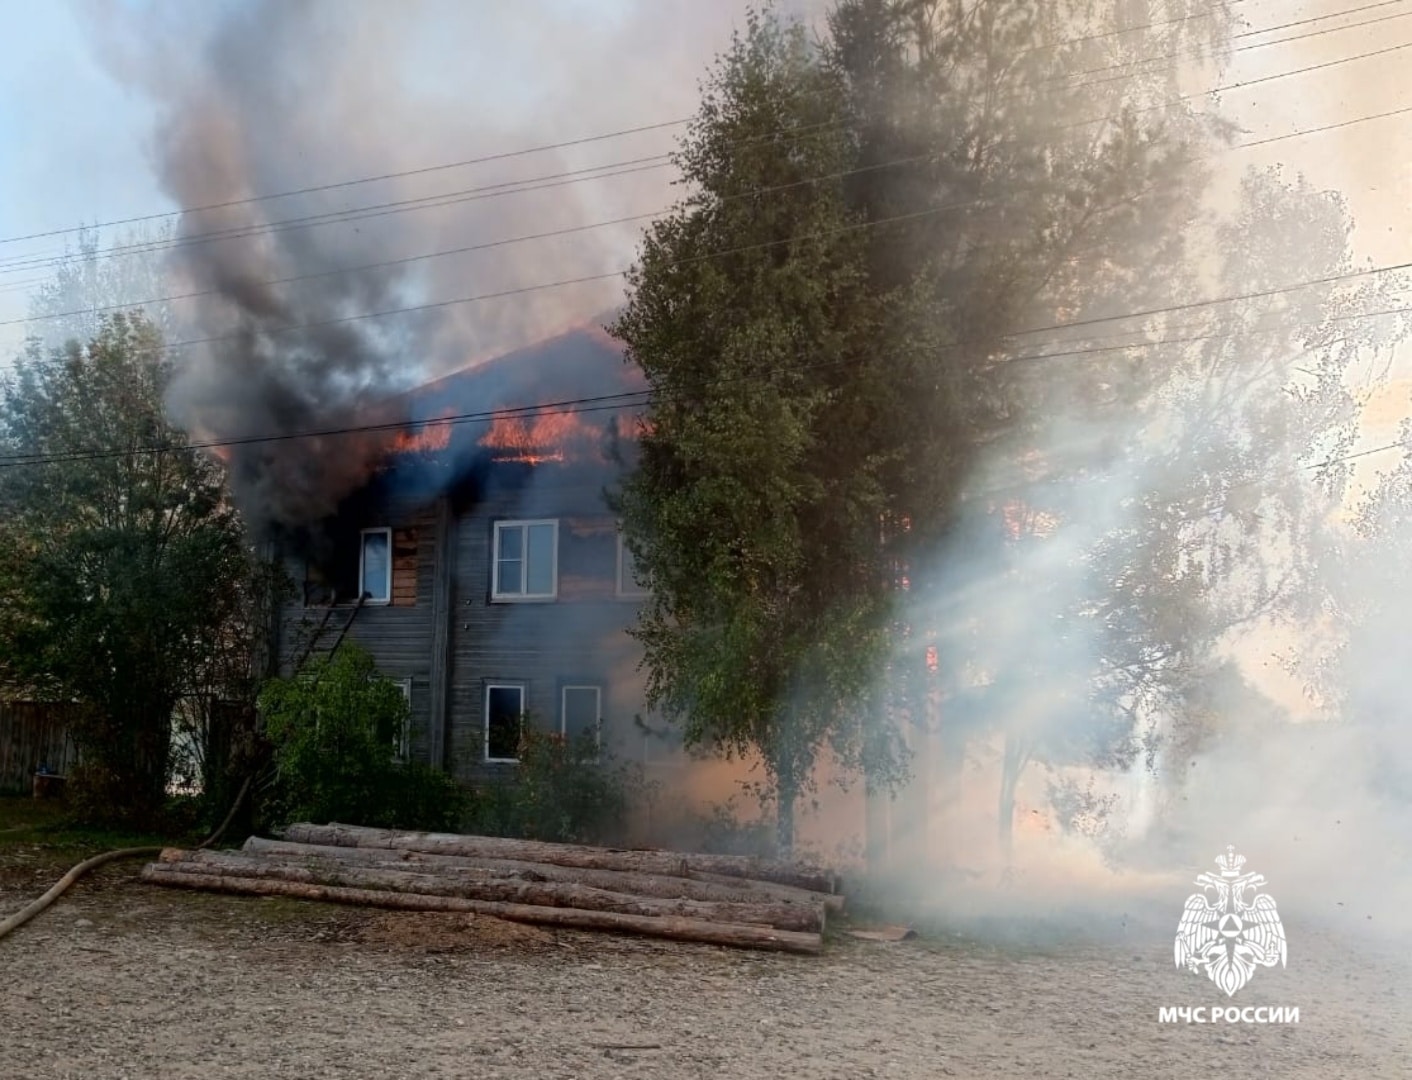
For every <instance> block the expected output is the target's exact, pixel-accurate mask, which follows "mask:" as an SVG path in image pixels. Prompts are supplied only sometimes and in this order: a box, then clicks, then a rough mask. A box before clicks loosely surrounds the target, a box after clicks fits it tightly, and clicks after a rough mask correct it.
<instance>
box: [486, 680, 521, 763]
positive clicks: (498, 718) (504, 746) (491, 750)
mask: <svg viewBox="0 0 1412 1080" xmlns="http://www.w3.org/2000/svg"><path fill="white" fill-rule="evenodd" d="M524 712H525V688H524V687H523V686H507V685H504V684H494V683H492V684H491V685H489V686H487V687H486V688H485V759H486V760H487V761H517V760H519V756H520V725H521V724H522V723H523V722H524Z"/></svg>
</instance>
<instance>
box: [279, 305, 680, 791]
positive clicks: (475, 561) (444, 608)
mask: <svg viewBox="0 0 1412 1080" xmlns="http://www.w3.org/2000/svg"><path fill="white" fill-rule="evenodd" d="M640 389H641V380H640V376H638V375H637V374H636V372H634V371H633V370H632V369H630V368H628V367H627V365H626V364H625V363H624V361H623V358H622V356H621V353H620V352H619V351H618V350H617V348H615V347H614V345H613V343H612V342H611V341H609V340H608V339H607V338H606V337H605V336H603V335H601V334H598V333H594V332H579V333H574V334H570V335H566V336H565V337H563V338H559V339H556V340H555V341H553V342H550V343H548V344H547V345H544V346H539V347H536V348H534V349H531V350H526V351H524V352H522V353H519V354H514V355H510V356H507V357H503V358H501V359H500V360H497V361H494V362H492V363H491V364H488V365H484V366H482V367H479V368H476V369H473V370H471V371H468V372H465V373H460V374H457V375H454V376H451V377H449V378H447V379H444V380H442V381H441V382H439V383H436V384H432V385H431V386H429V387H426V388H424V389H422V390H420V391H418V392H417V393H416V394H415V395H414V399H413V402H414V404H413V409H414V419H416V420H420V421H426V420H437V421H439V422H438V423H437V424H435V425H433V426H429V427H428V426H423V427H420V428H414V429H412V431H411V433H410V435H409V436H408V437H404V438H403V439H401V440H399V441H398V442H397V443H396V444H395V446H394V450H393V453H391V454H390V456H389V460H388V464H387V467H386V468H385V469H383V470H381V471H380V472H378V473H377V475H375V476H373V477H371V478H370V479H369V481H368V483H367V484H366V485H365V486H364V487H363V488H362V489H361V490H359V491H357V492H355V493H353V494H352V495H350V496H349V497H348V498H346V499H345V500H343V503H342V504H341V506H340V508H339V510H338V512H337V514H336V515H334V517H333V518H331V519H329V520H326V521H324V522H321V523H319V524H318V525H317V526H316V527H312V528H306V529H302V530H299V531H298V532H293V531H291V532H289V533H287V534H286V535H285V536H284V537H283V539H282V541H281V548H282V551H283V555H284V558H285V561H286V567H287V569H288V571H289V572H290V574H291V575H292V576H293V578H294V580H295V581H296V583H297V584H298V590H297V592H298V595H297V596H296V598H295V600H294V602H293V603H292V604H291V605H289V606H288V607H287V608H286V609H285V611H284V617H283V618H282V620H281V635H282V640H281V654H282V656H283V657H284V662H285V666H286V668H288V667H292V666H293V665H295V664H297V663H298V661H299V659H300V657H301V656H304V655H307V654H308V653H309V652H310V651H318V650H324V649H327V648H329V647H330V646H331V645H332V644H333V642H335V641H337V640H339V639H340V637H341V636H346V638H347V639H348V640H351V641H356V642H358V643H359V644H360V645H362V646H363V647H365V648H367V649H368V650H369V651H370V652H371V653H372V655H373V657H374V659H375V660H376V662H377V665H378V667H379V670H380V671H381V672H382V673H383V674H384V675H386V676H388V677H389V678H393V679H395V680H398V681H399V682H400V683H401V684H402V686H403V687H404V688H405V692H406V693H407V695H408V699H409V702H410V705H411V710H410V712H411V723H410V727H409V729H408V731H407V732H406V733H405V734H404V737H403V740H402V745H401V746H400V748H399V749H400V750H401V752H402V753H403V754H406V755H409V756H411V757H412V758H414V759H416V760H420V761H425V762H428V763H430V764H432V765H434V766H438V767H441V768H445V769H448V770H449V771H451V772H452V773H453V774H454V775H456V776H457V777H459V778H461V779H464V780H468V781H469V780H474V779H476V778H479V777H483V776H485V775H486V774H488V773H495V772H497V771H503V770H507V769H509V768H511V767H512V766H513V763H514V760H515V756H516V748H517V745H518V742H519V731H520V724H521V723H522V722H529V723H533V724H536V725H538V726H539V727H541V728H544V729H548V730H550V731H555V732H561V733H564V734H566V735H570V736H577V735H580V734H582V733H584V732H595V733H597V735H598V737H599V739H600V740H601V744H602V745H603V746H605V747H607V748H609V749H611V750H612V752H613V753H614V754H615V756H617V757H619V758H630V759H636V760H644V759H645V760H648V761H651V760H655V759H660V758H663V757H667V758H671V757H675V756H676V750H675V749H674V748H673V747H672V746H670V745H669V742H668V739H667V737H665V736H661V735H654V734H652V733H651V732H650V731H647V730H644V728H643V727H642V725H640V724H639V723H638V722H637V719H636V718H637V717H638V716H640V715H641V714H642V713H643V711H644V708H643V676H642V673H641V672H640V671H639V662H640V659H641V650H640V648H639V647H638V646H637V644H636V643H635V642H634V640H633V639H632V638H631V637H630V636H629V635H628V633H627V630H628V628H629V627H630V626H631V625H632V623H633V622H634V620H635V619H636V616H637V611H638V605H639V604H640V603H641V601H642V599H643V596H644V592H643V589H642V587H641V585H640V583H639V582H638V580H637V578H636V575H635V573H634V568H633V565H632V558H631V555H630V553H629V552H628V551H627V550H626V548H625V547H624V545H623V542H622V538H621V536H620V533H619V529H618V523H617V521H616V519H615V518H614V516H613V515H612V513H611V511H610V510H609V507H608V503H607V499H606V494H607V491H608V489H609V488H610V487H611V485H612V484H613V483H614V482H615V481H616V479H617V478H618V477H619V476H620V474H621V465H620V464H619V462H620V461H621V457H620V454H621V453H622V451H623V440H621V439H619V438H618V437H617V436H616V434H615V431H616V430H617V429H618V428H619V427H620V426H625V425H626V424H627V423H630V422H631V415H632V413H633V412H634V410H633V409H630V408H619V407H618V406H619V405H620V404H621V403H622V402H623V401H624V400H625V399H622V398H617V397H614V395H619V394H628V393H631V392H633V391H637V390H640ZM584 399H594V401H591V402H585V400H584ZM627 400H634V401H640V400H641V399H640V398H635V399H627ZM545 402H555V403H559V402H577V403H578V404H576V405H573V406H557V407H549V408H543V409H538V410H527V411H520V412H515V413H510V414H507V413H506V412H505V411H504V410H517V409H523V407H524V406H526V405H530V404H540V403H545ZM497 410H500V412H499V414H498V415H497V416H496V417H495V418H494V419H493V420H487V419H485V417H486V415H487V414H488V413H491V412H494V411H497ZM360 597H361V601H360V599H359V598H360Z"/></svg>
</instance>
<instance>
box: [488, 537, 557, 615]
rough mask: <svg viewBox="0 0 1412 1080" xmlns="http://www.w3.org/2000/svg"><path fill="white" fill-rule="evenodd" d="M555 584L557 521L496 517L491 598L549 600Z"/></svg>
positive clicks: (555, 589) (553, 595)
mask: <svg viewBox="0 0 1412 1080" xmlns="http://www.w3.org/2000/svg"><path fill="white" fill-rule="evenodd" d="M558 586H559V522H558V521H555V520H545V521H497V522H496V523H495V539H494V559H493V560H492V563H491V583H490V596H491V599H492V600H553V599H554V597H555V596H556V595H557V594H558Z"/></svg>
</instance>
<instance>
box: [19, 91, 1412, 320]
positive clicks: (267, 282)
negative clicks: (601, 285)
mask: <svg viewBox="0 0 1412 1080" xmlns="http://www.w3.org/2000/svg"><path fill="white" fill-rule="evenodd" d="M1407 113H1412V105H1409V106H1404V107H1401V108H1397V109H1390V110H1387V111H1384V112H1381V113H1375V114H1371V115H1368V116H1360V117H1354V118H1352V119H1349V120H1343V121H1338V122H1335V123H1332V124H1324V125H1321V126H1319V127H1315V128H1306V129H1300V130H1297V131H1292V132H1287V133H1285V134H1283V135H1274V136H1270V137H1267V138H1263V139H1257V140H1253V141H1250V142H1244V143H1237V144H1235V145H1233V146H1230V147H1226V148H1224V149H1223V150H1222V151H1220V152H1223V153H1230V152H1234V151H1237V150H1245V149H1250V148H1252V147H1258V146H1265V145H1269V144H1271V143H1276V142H1283V141H1285V140H1287V139H1295V138H1301V137H1303V136H1305V135H1313V134H1318V133H1321V132H1325V131H1332V130H1335V129H1339V128H1345V127H1351V126H1353V125H1356V124H1362V123H1367V122H1370V121H1374V120H1384V119H1388V118H1390V117H1393V116H1399V115H1404V114H1407ZM936 156H937V155H936V154H921V155H914V156H911V157H906V158H897V159H894V160H891V161H886V162H881V163H877V164H874V165H867V166H860V167H859V168H856V169H848V170H843V171H839V172H834V173H827V174H823V175H821V176H816V177H808V178H806V179H803V180H798V181H792V182H790V183H787V184H777V185H772V186H770V187H763V188H752V189H749V190H747V191H744V192H740V193H737V194H734V195H729V196H725V197H724V198H725V199H726V200H731V199H739V198H753V197H756V196H759V195H765V194H771V193H774V192H778V191H784V190H789V189H792V188H796V187H801V186H804V185H807V184H812V183H821V182H824V181H828V180H837V179H844V178H847V177H850V176H855V175H859V174H862V173H866V172H871V171H876V170H879V169H884V168H893V167H896V166H899V165H908V164H916V163H920V162H922V161H927V160H931V159H933V158H935V157H936ZM984 201H985V200H982V199H977V200H971V201H968V202H965V203H954V204H949V205H948V206H945V207H941V208H937V212H942V211H949V210H954V209H963V208H966V207H970V206H975V205H979V204H980V203H982V202H984ZM670 212H671V208H666V209H663V210H658V211H652V212H649V213H644V214H632V215H628V216H625V217H620V218H613V219H610V220H606V221H598V222H593V223H590V224H587V225H577V226H570V227H567V228H563V229H553V230H549V231H546V232H540V233H531V234H528V235H523V236H517V237H509V238H506V239H502V240H494V241H486V242H483V243H480V244H471V245H466V246H463V247H458V248H451V249H448V250H445V251H437V252H429V253H425V254H421V255H410V256H406V257H403V258H400V259H387V260H382V261H379V262H374V263H364V264H362V265H359V266H351V267H339V268H335V269H332V270H322V271H316V272H312V273H308V274H295V275H291V276H288V277H283V278H271V279H262V280H261V281H258V282H254V283H252V284H257V285H260V286H271V285H284V284H290V283H293V282H297V281H306V280H312V279H316V278H321V277H331V276H335V275H338V274H345V273H349V274H351V273H362V272H365V271H368V270H377V269H383V268H389V267H394V266H405V265H408V264H410V263H414V262H421V261H425V260H429V259H437V258H444V257H448V256H452V255H464V254H470V253H473V252H476V251H485V250H490V249H494V248H498V247H505V246H508V245H510V244H517V243H526V242H530V241H534V240H544V239H550V238H553V237H558V236H567V235H572V234H576V233H581V232H588V231H591V230H594V229H600V228H608V227H611V226H614V225H622V224H627V223H630V222H633V221H641V220H647V219H654V218H658V217H662V216H664V215H666V214H668V213H670ZM623 272H624V273H625V271H623ZM606 276H615V275H606ZM42 280H43V279H39V278H36V279H33V282H39V281H42ZM584 280H585V279H575V280H573V281H570V282H566V283H558V282H551V283H548V284H546V285H542V286H530V287H528V288H530V289H533V288H553V287H558V286H559V285H560V284H581V283H583V282H584ZM17 284H18V283H17ZM5 287H6V286H0V288H5ZM218 291H219V290H215V289H205V290H198V291H193V292H188V293H178V294H175V295H172V296H163V297H152V298H149V299H145V300H138V301H132V302H130V303H124V304H110V305H106V306H101V307H87V308H82V309H74V310H71V311H64V312H56V313H52V314H48V315H41V316H37V317H34V318H16V319H9V320H5V321H0V327H4V326H14V325H18V324H21V323H29V322H35V321H43V320H49V319H60V318H71V317H75V316H79V315H94V314H99V313H102V312H108V311H126V310H132V309H134V308H141V307H145V306H147V305H152V304H160V303H168V302H171V301H177V300H188V299H196V298H199V297H202V296H210V295H214V294H216V293H217V292H218ZM500 295H502V294H494V296H488V297H471V298H466V299H464V300H461V301H453V302H455V303H470V302H474V301H476V300H478V299H491V298H498V297H499V296H500ZM404 310H408V309H395V311H394V312H392V313H400V312H402V311H404ZM177 344H180V343H173V347H175V346H176V345H177Z"/></svg>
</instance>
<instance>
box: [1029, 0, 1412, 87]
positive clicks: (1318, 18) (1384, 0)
mask: <svg viewBox="0 0 1412 1080" xmlns="http://www.w3.org/2000/svg"><path fill="white" fill-rule="evenodd" d="M1406 2H1407V0H1380V2H1379V3H1376V4H1365V5H1363V6H1362V7H1356V8H1349V9H1348V10H1346V11H1336V12H1334V13H1332V14H1329V15H1315V16H1312V17H1310V18H1307V19H1296V20H1294V21H1292V22H1286V23H1280V24H1277V25H1275V26H1266V27H1262V28H1260V29H1258V30H1246V31H1244V32H1242V33H1239V34H1233V35H1231V40H1232V41H1241V40H1244V39H1245V38H1251V37H1261V36H1263V35H1265V34H1273V33H1276V32H1278V31H1280V30H1289V29H1292V28H1294V27H1296V26H1304V25H1307V24H1309V23H1316V22H1324V21H1326V20H1328V19H1342V18H1347V17H1348V16H1349V15H1355V14H1357V13H1359V12H1362V11H1371V10H1373V9H1375V8H1384V7H1389V6H1391V5H1393V4H1402V3H1406ZM1409 16H1412V11H1403V12H1399V13H1398V14H1395V15H1382V16H1379V17H1378V18H1376V19H1365V20H1363V21H1362V22H1356V23H1350V24H1349V25H1347V26H1331V27H1329V28H1327V29H1324V30H1312V31H1309V32H1308V33H1304V34H1295V35H1292V36H1290V37H1285V38H1279V39H1277V40H1275V41H1261V42H1255V43H1252V44H1249V45H1240V46H1237V47H1236V48H1233V49H1231V52H1232V53H1241V52H1250V51H1252V50H1255V49H1265V48H1269V47H1270V46H1272V45H1287V44H1289V43H1290V42H1293V41H1304V40H1307V39H1309V38H1316V37H1322V36H1324V35H1325V34H1337V33H1341V32H1343V31H1344V30H1357V29H1359V28H1361V27H1365V26H1373V25H1376V24H1378V23H1384V22H1392V21H1394V20H1396V19H1406V18H1408V17H1409ZM1205 52H1206V50H1204V49H1185V50H1178V51H1176V52H1171V53H1164V54H1161V55H1159V56H1144V57H1139V58H1137V59H1133V60H1120V61H1118V62H1116V63H1112V64H1105V65H1104V66H1103V67H1096V68H1086V69H1085V70H1083V71H1071V72H1067V73H1065V74H1063V75H1055V76H1052V77H1051V78H1048V79H1045V80H1043V81H1044V82H1045V83H1054V82H1063V81H1065V80H1067V79H1079V78H1084V77H1085V76H1088V75H1099V74H1102V73H1103V72H1105V71H1115V70H1118V69H1120V68H1133V67H1137V66H1139V65H1146V64H1158V63H1163V62H1165V61H1168V60H1184V59H1196V58H1199V57H1201V56H1203V55H1205ZM1136 74H1141V73H1138V72H1133V73H1129V74H1121V73H1120V74H1118V75H1111V76H1108V77H1107V78H1103V79H1087V80H1085V81H1084V82H1081V83H1078V84H1077V85H1076V86H1075V87H1074V88H1075V89H1077V88H1079V87H1084V86H1097V85H1101V84H1102V83H1107V82H1113V81H1116V80H1120V79H1125V78H1130V77H1133V76H1134V75H1136Z"/></svg>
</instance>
